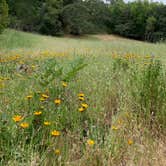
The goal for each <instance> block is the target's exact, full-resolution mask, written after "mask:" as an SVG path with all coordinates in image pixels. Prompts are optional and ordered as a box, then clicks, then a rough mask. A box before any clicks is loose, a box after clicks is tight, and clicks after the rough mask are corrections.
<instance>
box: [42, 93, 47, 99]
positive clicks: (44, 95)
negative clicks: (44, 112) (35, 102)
mask: <svg viewBox="0 0 166 166" xmlns="http://www.w3.org/2000/svg"><path fill="white" fill-rule="evenodd" d="M41 96H42V97H43V98H45V99H48V98H49V96H48V95H46V94H42V95H41Z"/></svg>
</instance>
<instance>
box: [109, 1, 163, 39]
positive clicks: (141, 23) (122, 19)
mask: <svg viewBox="0 0 166 166" xmlns="http://www.w3.org/2000/svg"><path fill="white" fill-rule="evenodd" d="M159 11H160V12H159ZM165 13H166V8H165V5H164V4H158V3H151V2H148V1H136V2H129V3H127V4H126V3H124V2H123V1H118V2H116V3H113V4H112V5H110V17H111V18H110V19H111V23H110V28H111V30H112V32H113V33H116V34H120V35H122V36H125V37H130V38H134V39H139V40H148V41H152V42H155V41H158V40H165V38H166V37H165V29H163V27H165V26H166V24H165V18H166V16H165ZM159 19H161V20H160V21H159ZM156 20H158V21H156Z"/></svg>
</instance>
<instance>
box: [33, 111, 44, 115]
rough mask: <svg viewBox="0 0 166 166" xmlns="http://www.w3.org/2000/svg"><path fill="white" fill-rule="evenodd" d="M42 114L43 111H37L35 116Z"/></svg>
mask: <svg viewBox="0 0 166 166" xmlns="http://www.w3.org/2000/svg"><path fill="white" fill-rule="evenodd" d="M41 114H42V112H41V111H36V112H34V115H36V116H38V115H41Z"/></svg>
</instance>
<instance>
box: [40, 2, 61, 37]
mask: <svg viewBox="0 0 166 166" xmlns="http://www.w3.org/2000/svg"><path fill="white" fill-rule="evenodd" d="M62 7H63V1H62V0H46V1H45V3H42V7H41V10H40V19H39V32H41V33H43V34H47V35H60V34H61V33H62V23H61V20H60V14H61V10H62Z"/></svg>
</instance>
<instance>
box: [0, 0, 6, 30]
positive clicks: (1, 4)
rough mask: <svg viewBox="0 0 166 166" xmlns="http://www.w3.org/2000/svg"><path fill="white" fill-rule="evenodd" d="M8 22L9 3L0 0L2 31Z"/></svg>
mask: <svg viewBox="0 0 166 166" xmlns="http://www.w3.org/2000/svg"><path fill="white" fill-rule="evenodd" d="M7 24H8V5H7V3H6V0H0V33H1V32H2V31H3V30H4V28H6V26H7Z"/></svg>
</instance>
